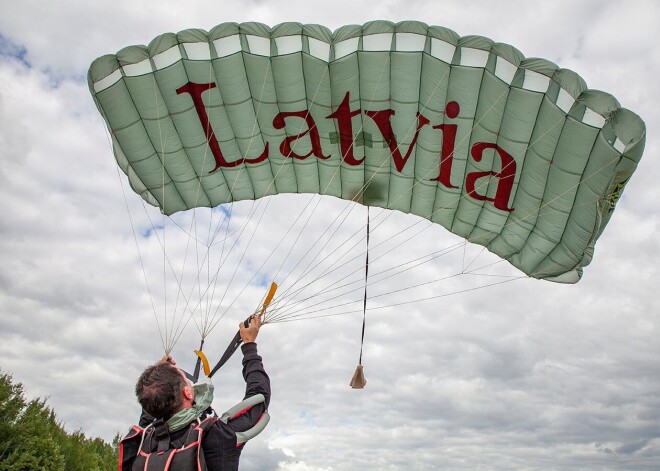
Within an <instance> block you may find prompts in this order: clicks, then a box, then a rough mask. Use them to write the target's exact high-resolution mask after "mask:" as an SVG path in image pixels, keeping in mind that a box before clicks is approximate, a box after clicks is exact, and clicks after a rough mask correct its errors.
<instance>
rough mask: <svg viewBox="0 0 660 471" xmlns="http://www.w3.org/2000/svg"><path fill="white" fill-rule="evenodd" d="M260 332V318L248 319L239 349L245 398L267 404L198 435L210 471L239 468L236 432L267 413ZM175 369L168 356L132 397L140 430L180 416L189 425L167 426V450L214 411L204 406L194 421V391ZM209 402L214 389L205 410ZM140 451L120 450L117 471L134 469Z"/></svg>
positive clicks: (213, 424) (267, 386) (143, 377)
mask: <svg viewBox="0 0 660 471" xmlns="http://www.w3.org/2000/svg"><path fill="white" fill-rule="evenodd" d="M260 328H261V319H260V317H259V316H253V317H252V319H251V322H250V325H249V327H245V325H244V324H243V323H241V324H240V326H239V329H240V336H241V339H242V341H243V344H242V345H241V350H242V352H243V378H244V380H245V383H246V386H245V396H244V399H247V398H250V397H252V396H256V395H258V394H262V395H263V396H264V398H265V400H264V401H263V402H261V403H258V404H256V405H254V406H252V407H250V408H248V409H247V410H244V411H241V413H240V414H239V415H238V416H236V417H235V418H232V419H231V420H229V421H228V422H227V423H224V422H223V421H221V420H216V421H210V423H211V425H210V427H209V428H208V430H207V431H205V432H204V434H203V435H202V446H201V449H202V451H203V457H204V459H203V461H205V463H206V469H208V470H209V471H234V470H237V469H238V463H239V459H240V455H241V451H242V450H243V447H244V445H245V444H244V443H237V433H239V434H240V432H244V431H246V430H248V429H251V428H252V427H254V426H255V425H256V424H257V423H258V422H259V420H260V419H261V417H262V415H263V414H264V412H266V411H267V410H268V405H269V403H270V395H271V391H270V379H269V378H268V375H267V374H266V371H265V370H264V366H263V363H262V358H261V356H259V354H258V352H257V344H256V338H257V335H258V333H259V329H260ZM175 365H176V362H175V361H174V360H173V359H172V357H171V356H169V355H166V356H164V357H163V359H162V360H161V361H160V362H158V363H156V364H154V365H152V366H149V367H148V368H146V369H145V370H144V372H143V373H142V374H141V375H140V377H139V379H138V381H137V384H136V386H135V393H136V396H137V398H138V401H139V402H140V404H141V405H142V416H141V417H140V422H139V425H140V427H143V428H144V427H147V426H149V425H150V424H153V423H154V420H155V419H162V420H163V421H164V422H167V425H168V427H169V426H170V425H171V423H172V421H173V420H176V419H177V418H179V419H180V418H181V417H184V419H183V420H186V421H187V422H186V424H184V426H183V428H181V429H179V430H177V428H176V427H171V429H173V430H170V431H169V440H170V447H181V446H182V445H183V444H184V442H185V440H186V434H187V433H188V431H189V430H190V427H189V425H190V423H192V422H197V419H198V418H199V420H202V419H203V418H205V417H206V416H207V415H208V414H209V412H212V409H210V408H209V409H206V406H207V404H203V405H202V406H201V409H206V410H204V411H203V412H202V413H201V416H198V413H197V412H196V411H195V407H197V408H199V407H200V406H199V405H197V404H196V396H195V389H194V388H193V386H192V385H191V383H190V382H189V381H188V380H187V379H186V375H185V374H184V372H183V371H182V370H180V369H178V368H177V367H176V366H175ZM210 400H212V389H211V399H208V404H209V405H210ZM187 413H188V414H187ZM185 417H193V420H188V419H185ZM170 419H172V420H170ZM168 421H169V422H168ZM134 430H139V429H134ZM130 434H131V432H129V435H127V437H126V438H125V439H124V440H127V438H129V436H130ZM133 436H135V434H133ZM141 445H142V444H140V446H141ZM140 446H135V445H134V444H133V445H131V446H130V447H125V448H126V449H125V450H124V449H121V448H120V457H119V460H120V468H119V469H122V470H123V469H125V470H130V469H132V467H133V463H134V462H135V459H136V457H137V454H138V451H139V449H140ZM152 451H153V450H152Z"/></svg>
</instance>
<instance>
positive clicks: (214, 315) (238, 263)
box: [209, 199, 270, 331]
mask: <svg viewBox="0 0 660 471" xmlns="http://www.w3.org/2000/svg"><path fill="white" fill-rule="evenodd" d="M269 203H270V199H268V200H266V205H265V208H264V210H263V212H262V213H261V216H260V217H259V220H258V221H257V224H256V226H255V228H254V230H253V231H252V234H251V235H250V238H249V239H248V243H247V244H246V246H245V250H243V253H242V254H241V258H240V260H238V262H237V263H236V268H235V269H234V272H233V273H232V275H231V278H230V279H229V282H228V283H227V285H226V288H225V290H224V292H223V293H222V298H221V299H220V302H219V303H218V306H217V307H216V309H215V311H214V313H213V316H212V319H215V317H216V316H217V314H218V311H219V310H220V308H221V307H222V301H224V299H225V296H226V295H227V292H228V290H229V287H230V286H231V284H232V282H233V281H234V278H235V277H236V273H237V272H238V269H239V267H240V266H241V263H242V262H243V258H245V254H246V253H247V251H248V249H249V248H250V245H251V244H252V240H253V239H254V236H255V234H256V233H257V231H258V229H259V226H260V225H261V221H262V220H263V217H264V215H265V214H266V210H267V209H268V205H269ZM243 289H245V288H243ZM237 299H238V297H236V298H234V300H233V301H232V302H231V304H229V306H227V308H226V309H225V310H224V311H223V312H222V314H221V315H220V317H219V318H218V319H217V320H215V322H213V321H212V325H211V326H210V328H209V331H211V330H212V329H213V328H214V327H215V326H216V325H217V324H218V322H220V320H221V319H222V318H223V317H224V315H225V314H226V313H227V311H228V310H229V309H230V308H231V307H232V306H233V305H234V303H235V302H236V300H237Z"/></svg>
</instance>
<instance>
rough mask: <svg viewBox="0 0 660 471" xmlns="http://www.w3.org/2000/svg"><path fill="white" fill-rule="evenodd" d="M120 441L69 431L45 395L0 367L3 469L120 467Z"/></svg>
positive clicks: (92, 470)
mask: <svg viewBox="0 0 660 471" xmlns="http://www.w3.org/2000/svg"><path fill="white" fill-rule="evenodd" d="M117 443H118V440H117V438H115V441H114V443H113V444H112V445H110V444H108V443H106V442H105V441H103V440H102V439H100V438H94V439H90V438H87V437H86V436H85V434H84V433H83V432H82V431H81V430H78V431H75V432H73V433H67V432H66V430H64V427H63V426H62V424H61V423H60V422H59V421H58V420H57V416H56V414H55V411H53V410H52V409H51V408H50V407H49V406H47V405H46V401H45V400H42V399H32V400H30V401H28V400H27V399H26V398H25V395H24V391H23V385H22V384H20V383H18V384H13V381H12V377H11V375H9V374H5V373H2V372H1V371H0V471H10V470H11V471H105V470H115V469H116V467H117Z"/></svg>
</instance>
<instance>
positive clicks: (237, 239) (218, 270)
mask: <svg viewBox="0 0 660 471" xmlns="http://www.w3.org/2000/svg"><path fill="white" fill-rule="evenodd" d="M261 203H262V201H261V200H260V201H259V203H258V204H257V206H260V205H261ZM267 207H268V202H266V208H264V211H263V212H262V214H261V217H260V219H259V222H261V219H262V218H263V215H264V214H265V212H266V209H267ZM256 211H257V210H256V209H255V210H254V212H256ZM249 222H250V221H249V220H248V221H246V223H245V224H244V225H243V228H242V231H241V233H240V234H239V235H238V236H237V237H236V238H235V240H234V243H233V244H232V246H231V248H230V249H229V251H228V253H227V255H226V256H225V258H224V259H222V260H220V263H219V264H218V269H217V270H216V272H215V274H214V283H216V282H217V280H218V278H219V274H220V270H221V268H222V266H223V265H224V262H225V261H227V260H228V258H229V255H230V252H231V251H232V250H233V247H235V246H236V244H237V243H238V241H239V239H240V237H241V234H242V233H243V231H244V230H245V228H246V227H247V225H248V223H249ZM257 226H258V224H257ZM255 232H256V229H255V231H253V233H252V235H251V236H250V239H249V241H248V244H247V246H246V248H245V250H244V251H243V254H242V256H241V259H240V261H239V262H238V263H237V265H236V269H235V270H234V274H233V275H232V277H231V279H230V281H229V283H228V284H227V289H228V287H229V286H230V285H231V282H232V281H233V279H234V276H235V274H236V272H237V271H238V268H239V266H240V262H241V261H242V260H243V257H244V256H245V253H246V251H247V249H248V248H249V246H250V243H251V241H252V238H253V237H254V234H255ZM214 286H215V285H214ZM209 289H211V286H210V285H209V286H207V288H206V290H205V293H206V292H207V291H208V290H209ZM227 289H225V291H224V294H223V296H222V298H221V300H220V303H219V304H218V306H217V307H216V309H215V313H217V311H218V310H219V309H220V306H221V303H222V301H223V300H224V296H225V294H226V293H227ZM200 305H201V300H199V301H198V303H197V306H196V307H195V308H197V307H199V306H200ZM215 313H214V314H213V315H212V316H211V321H212V320H213V319H214V318H215ZM186 324H187V322H186ZM215 324H217V322H216V323H214V324H212V325H211V326H208V325H207V328H206V330H205V333H206V334H205V336H207V335H208V333H209V332H210V331H211V330H212V329H213V327H215ZM184 327H185V326H184ZM181 334H183V330H182V331H181V332H180V333H179V336H178V337H180V336H181ZM178 337H177V340H178Z"/></svg>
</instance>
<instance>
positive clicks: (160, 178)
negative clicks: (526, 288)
mask: <svg viewBox="0 0 660 471" xmlns="http://www.w3.org/2000/svg"><path fill="white" fill-rule="evenodd" d="M88 80H89V87H90V91H91V93H92V95H93V97H94V100H95V102H96V104H97V106H98V108H99V110H100V112H101V114H102V115H103V117H104V119H105V121H106V123H107V126H108V129H109V131H110V133H111V136H112V143H113V147H114V153H115V157H116V159H117V162H118V164H119V166H120V167H121V169H122V170H123V171H124V172H125V173H126V174H127V175H128V179H129V182H130V184H131V186H132V188H133V189H134V190H135V192H136V193H138V194H139V195H141V196H142V198H144V199H145V200H146V201H147V202H149V203H150V204H153V205H156V206H159V207H160V208H161V210H162V211H163V212H164V213H166V214H172V213H175V212H177V211H183V210H186V209H190V208H194V207H201V206H205V207H214V206H217V205H221V204H223V203H227V202H231V201H238V200H245V199H257V198H261V197H264V196H267V195H274V194H278V193H318V194H322V195H331V196H335V197H339V198H344V199H354V200H356V201H359V202H360V203H363V204H365V205H371V206H379V207H383V208H389V209H392V210H398V211H403V212H407V213H413V214H416V215H419V216H421V217H423V218H427V219H429V220H431V221H433V222H435V223H438V224H441V225H442V226H444V227H445V228H447V229H448V230H450V231H452V232H453V233H455V234H458V235H460V236H462V237H464V238H466V239H467V240H469V241H470V242H473V243H477V244H481V245H484V246H486V247H487V248H488V249H489V250H490V251H492V252H494V253H496V254H497V255H499V256H500V257H502V258H504V259H506V260H508V261H509V262H510V263H511V264H513V265H514V266H515V267H517V268H519V269H520V270H522V271H523V272H525V273H526V274H528V275H530V276H532V277H535V278H543V279H549V280H553V281H561V282H576V281H578V280H579V278H580V276H581V273H582V267H583V266H585V265H587V264H588V263H589V262H590V261H591V258H592V255H593V250H594V245H595V243H596V239H597V238H598V237H599V236H600V234H601V232H602V230H603V228H604V227H605V225H606V223H607V222H608V220H609V218H610V216H611V213H612V210H613V209H614V206H615V203H616V201H617V199H618V198H619V197H620V195H621V192H622V190H623V187H624V185H625V184H626V182H627V181H628V180H629V178H630V176H631V174H632V172H633V171H634V169H635V167H636V165H637V163H638V161H639V159H640V157H641V155H642V151H643V148H644V142H645V126H644V123H643V122H642V120H641V119H640V118H639V117H638V116H637V115H635V114H634V113H632V112H631V111H628V110H626V109H623V108H621V107H620V105H619V103H618V102H617V100H616V99H615V98H614V97H612V96H611V95H609V94H607V93H604V92H600V91H596V90H589V89H587V87H586V84H585V82H584V80H583V79H581V78H580V77H579V76H578V75H577V74H576V73H574V72H572V71H570V70H566V69H560V68H559V67H558V66H557V65H555V64H553V63H551V62H549V61H547V60H544V59H537V58H529V59H526V58H525V57H524V56H523V55H522V53H521V52H520V51H518V50H517V49H516V48H514V47H512V46H509V45H507V44H501V43H495V42H493V41H492V40H490V39H488V38H485V37H481V36H465V37H460V36H458V35H457V34H456V33H455V32H453V31H451V30H449V29H446V28H443V27H439V26H427V25H426V24H423V23H419V22H413V21H406V22H401V23H397V24H393V23H390V22H386V21H374V22H370V23H366V24H364V25H362V26H358V25H350V26H344V27H341V28H339V29H338V30H336V31H335V32H332V31H330V30H329V29H327V28H325V27H323V26H319V25H302V24H299V23H283V24H280V25H277V26H275V27H273V28H270V27H268V26H266V25H263V24H259V23H243V24H237V23H224V24H221V25H218V26H216V27H215V28H213V29H212V30H211V31H209V32H206V31H203V30H199V29H189V30H184V31H181V32H179V33H177V34H174V33H167V34H163V35H161V36H158V37H157V38H155V39H154V40H153V41H151V43H150V44H149V45H148V46H130V47H127V48H124V49H122V50H121V51H119V52H118V53H117V54H115V55H106V56H103V57H100V58H98V59H97V60H95V61H94V62H93V63H92V65H91V67H90V70H89V75H88Z"/></svg>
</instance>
